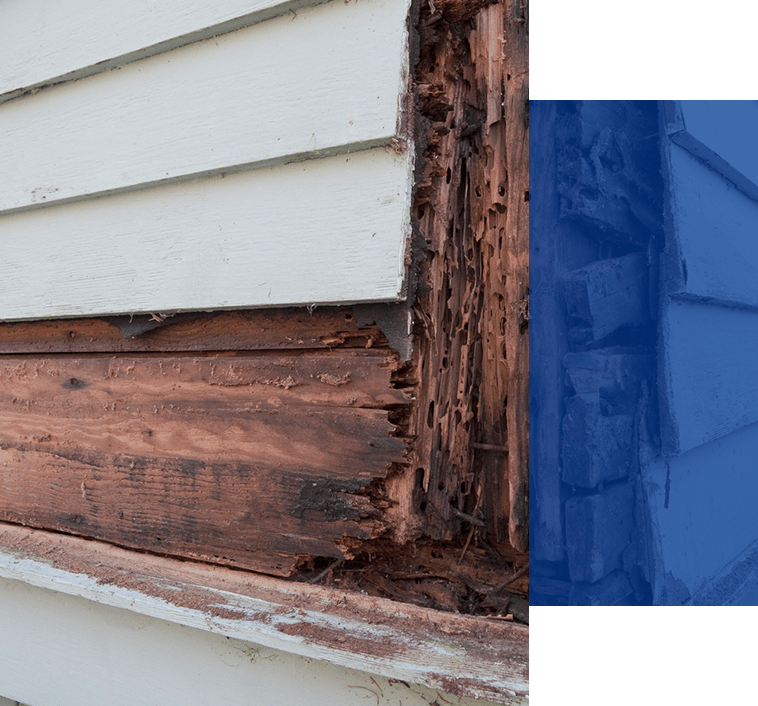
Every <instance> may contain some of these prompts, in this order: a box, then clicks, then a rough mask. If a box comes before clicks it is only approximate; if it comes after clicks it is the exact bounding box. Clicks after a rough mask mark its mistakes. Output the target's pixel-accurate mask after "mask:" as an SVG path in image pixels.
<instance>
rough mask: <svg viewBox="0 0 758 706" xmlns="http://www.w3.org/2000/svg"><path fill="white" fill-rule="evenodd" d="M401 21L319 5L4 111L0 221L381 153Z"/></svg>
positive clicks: (385, 12) (404, 2)
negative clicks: (200, 178)
mask: <svg viewBox="0 0 758 706" xmlns="http://www.w3.org/2000/svg"><path fill="white" fill-rule="evenodd" d="M109 5H110V4H109ZM407 11H408V0H360V1H359V2H351V3H348V4H347V5H346V4H345V3H343V2H339V3H337V2H333V3H326V4H323V5H320V6H317V7H313V8H309V9H304V10H301V11H300V12H298V13H297V15H296V16H293V15H291V14H288V15H286V16H282V17H278V18H275V19H272V20H269V21H267V22H264V23H260V24H256V25H254V26H252V27H248V28H246V29H242V30H239V31H237V32H232V33H230V34H226V35H223V36H219V37H215V38H213V39H208V40H206V41H203V42H199V43H196V44H192V45H189V46H185V47H182V48H180V49H176V50H174V51H170V52H167V53H164V54H159V55H157V56H154V57H151V58H148V59H144V60H142V61H138V62H134V63H131V64H128V65H126V66H124V67H123V68H118V69H116V70H113V71H108V72H105V73H100V74H97V75H95V76H90V77H89V78H86V79H82V80H80V81H75V82H71V83H66V84H63V85H60V86H55V87H52V88H46V89H43V90H41V91H40V92H39V93H37V94H36V95H31V96H25V97H22V98H18V99H16V100H14V101H10V102H8V103H5V104H3V105H0V212H1V211H11V210H14V209H24V208H28V207H30V206H35V205H39V204H50V203H52V202H54V201H61V200H66V199H74V198H84V197H88V196H91V195H92V194H98V193H112V192H114V191H118V190H125V189H135V188H138V187H141V186H144V185H146V184H150V183H153V182H157V181H170V180H176V179H182V178H186V177H187V175H202V174H208V173H219V172H221V171H229V170H232V169H235V168H239V167H240V165H255V164H258V165H260V164H261V163H264V164H266V165H270V164H272V163H278V162H281V161H286V160H292V159H295V158H306V157H313V156H323V155H325V154H330V153H334V152H346V151H350V150H356V149H363V148H366V147H370V146H375V145H379V144H381V145H386V144H389V143H390V142H391V141H392V139H393V136H395V134H396V131H397V126H398V121H399V118H400V99H401V96H402V95H403V94H404V93H405V90H406V81H407V77H406V63H407V46H406V45H407V36H406V35H407V30H406V24H405V20H406V15H407ZM1 19H3V18H2V12H0V20H1ZM3 21H4V20H3ZM110 24H111V23H110V22H108V26H110Z"/></svg>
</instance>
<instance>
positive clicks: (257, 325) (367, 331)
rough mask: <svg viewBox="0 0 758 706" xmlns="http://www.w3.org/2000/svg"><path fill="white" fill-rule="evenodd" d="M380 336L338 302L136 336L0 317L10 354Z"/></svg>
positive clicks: (95, 323)
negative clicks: (336, 305)
mask: <svg viewBox="0 0 758 706" xmlns="http://www.w3.org/2000/svg"><path fill="white" fill-rule="evenodd" d="M123 318H124V320H125V321H128V320H129V318H130V317H128V316H127V317H123ZM146 318H147V317H145V316H141V317H140V316H135V317H134V320H135V321H140V320H141V319H142V320H144V319H146ZM156 325H157V324H156ZM381 340H382V337H381V335H380V333H379V331H378V329H376V328H364V329H362V330H360V331H359V329H358V326H357V325H356V320H355V316H354V315H353V313H352V311H351V310H350V309H345V308H336V307H325V308H316V309H314V310H312V311H311V312H308V311H307V310H306V309H304V308H302V307H300V308H298V309H257V310H251V311H230V312H215V313H208V314H204V313H198V314H191V315H179V316H178V317H177V318H176V319H171V318H169V319H166V325H165V326H162V327H161V328H155V329H154V330H152V331H148V332H146V333H144V334H142V335H139V336H136V337H134V338H131V339H125V338H124V337H123V336H122V334H121V333H120V331H119V329H118V328H117V327H116V326H115V325H113V324H110V323H108V321H106V320H105V319H59V320H48V321H34V322H26V321H24V322H18V323H16V322H14V323H0V353H6V354H7V353H15V354H21V353H119V352H127V351H134V352H138V351H144V352H173V351H230V350H287V349H303V348H305V349H308V348H323V349H328V348H332V347H337V346H341V345H343V344H345V343H346V342H347V343H349V344H351V345H353V346H354V347H359V348H364V347H365V348H370V347H372V346H376V345H378V343H380V342H381Z"/></svg>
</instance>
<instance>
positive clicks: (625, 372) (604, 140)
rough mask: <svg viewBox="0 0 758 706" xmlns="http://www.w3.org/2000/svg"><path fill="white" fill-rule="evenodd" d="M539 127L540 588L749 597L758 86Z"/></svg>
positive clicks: (535, 595) (544, 115)
mask: <svg viewBox="0 0 758 706" xmlns="http://www.w3.org/2000/svg"><path fill="white" fill-rule="evenodd" d="M529 127H530V140H529V142H530V144H529V150H530V164H529V169H530V188H529V191H530V223H529V228H530V232H529V238H530V260H529V267H530V273H529V274H530V322H529V326H530V332H529V336H530V339H529V346H530V357H529V368H530V377H529V386H530V400H529V402H530V506H529V508H530V602H531V604H532V605H758V511H756V504H757V501H758V101H531V102H530V125H529Z"/></svg>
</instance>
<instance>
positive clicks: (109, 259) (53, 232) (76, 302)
mask: <svg viewBox="0 0 758 706" xmlns="http://www.w3.org/2000/svg"><path fill="white" fill-rule="evenodd" d="M409 174H410V165H409V157H408V156H407V155H404V156H397V155H395V154H394V153H393V152H392V151H391V150H385V149H384V148H375V149H373V150H368V151H364V152H356V153H354V154H350V155H339V156H334V157H328V158H324V159H318V160H311V161H305V162H297V163H294V164H286V165H280V166H278V167H273V168H270V169H261V170H252V171H244V172H239V173H236V174H229V175H226V176H224V175H218V176H215V177H211V178H206V179H197V180H194V181H191V182H183V183H178V184H171V185H167V186H163V187H160V188H153V189H147V190H145V191H139V192H128V193H125V194H120V195H117V196H108V197H104V198H98V199H91V200H88V201H78V202H74V203H70V204H65V205H61V206H56V207H51V208H43V209H35V210H31V211H25V212H22V213H17V214H12V215H6V216H0V239H2V242H3V257H2V260H0V319H24V318H26V319H33V318H38V317H50V316H77V315H86V314H108V313H117V312H126V313H130V312H138V311H153V312H156V311H158V312H168V311H178V310H182V309H184V310H200V309H214V308H225V307H244V306H265V305H279V306H284V305H290V304H292V305H294V304H308V303H312V302H318V303H337V302H355V301H361V300H397V299H398V298H401V296H402V282H403V274H404V248H405V239H406V238H405V236H406V233H407V231H408V228H409V221H410V215H409V214H410V206H409V199H410V194H409V188H410V182H409V178H410V176H409Z"/></svg>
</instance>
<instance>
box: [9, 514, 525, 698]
mask: <svg viewBox="0 0 758 706" xmlns="http://www.w3.org/2000/svg"><path fill="white" fill-rule="evenodd" d="M0 577H2V578H6V579H13V580H17V581H21V582H24V583H26V584H29V585H32V586H36V587H39V588H46V589H49V590H53V591H57V592H59V593H64V594H68V595H72V596H79V597H81V598H85V599H87V600H90V601H94V602H96V603H102V604H104V605H109V606H112V607H116V608H123V609H125V610H130V611H132V612H135V613H139V614H142V615H146V616H150V617H153V618H158V619H161V620H166V621H169V622H172V623H177V624H180V625H185V626H188V627H193V628H198V629H201V630H206V631H210V632H213V633H217V634H221V635H225V636H227V637H233V638H236V639H241V640H247V641H249V642H253V643H256V644H259V645H262V646H264V647H269V648H272V649H278V650H281V651H283V652H288V653H291V654H296V655H300V656H303V657H310V658H313V659H321V660H325V661H328V662H331V663H334V664H337V665H340V666H343V667H348V668H351V669H358V670H361V671H363V672H369V673H373V674H378V675H381V676H384V677H387V678H391V679H398V680H403V681H408V682H411V683H415V684H422V685H424V686H427V687H430V688H433V689H440V690H442V691H444V692H446V693H448V694H453V695H457V696H467V697H472V698H479V699H486V700H488V701H491V702H494V703H497V704H506V705H508V706H511V705H515V704H520V705H521V706H524V704H526V703H527V701H526V699H528V694H529V628H528V626H525V625H519V624H511V623H504V622H502V621H493V620H488V619H486V618H479V617H471V616H461V615H456V614H452V613H442V612H439V611H435V610H431V609H427V608H420V607H417V606H413V605H408V604H404V603H396V602H393V601H390V600H387V599H383V598H376V597H372V596H366V595H363V594H358V593H350V592H346V591H340V590H337V589H327V588H322V587H319V586H311V585H308V584H302V583H295V582H287V581H283V580H280V579H275V578H271V577H268V576H262V575H260V574H253V573H250V572H245V571H237V570H234V569H227V568H223V567H218V566H211V565H207V564H199V563H194V562H187V561H181V560H178V559H172V558H168V557H161V556H154V555H149V554H140V553H136V552H133V551H129V550H125V549H120V548H118V547H114V546H111V545H108V544H105V543H103V542H97V541H93V540H86V539H80V538H77V537H71V536H68V535H63V534H56V533H52V532H45V531H42V530H34V529H28V528H25V527H19V526H15V525H8V524H3V523H0Z"/></svg>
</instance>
